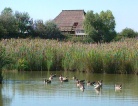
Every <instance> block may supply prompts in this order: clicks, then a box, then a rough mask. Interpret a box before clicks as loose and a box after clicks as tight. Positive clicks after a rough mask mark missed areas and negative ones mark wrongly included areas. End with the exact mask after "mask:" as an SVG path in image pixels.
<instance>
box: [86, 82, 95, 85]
mask: <svg viewBox="0 0 138 106" xmlns="http://www.w3.org/2000/svg"><path fill="white" fill-rule="evenodd" d="M93 84H95V82H90V81H87V86H92V85H93Z"/></svg>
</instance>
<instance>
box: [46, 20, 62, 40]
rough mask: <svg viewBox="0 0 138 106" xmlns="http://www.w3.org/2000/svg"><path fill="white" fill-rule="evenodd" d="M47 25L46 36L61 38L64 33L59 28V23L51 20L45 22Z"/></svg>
mask: <svg viewBox="0 0 138 106" xmlns="http://www.w3.org/2000/svg"><path fill="white" fill-rule="evenodd" d="M45 27H46V38H48V39H61V38H63V35H62V34H61V32H60V30H59V29H58V27H57V25H56V24H55V23H54V22H53V21H51V20H49V21H47V22H46V23H45Z"/></svg>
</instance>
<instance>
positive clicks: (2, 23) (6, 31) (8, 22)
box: [0, 8, 18, 37]
mask: <svg viewBox="0 0 138 106" xmlns="http://www.w3.org/2000/svg"><path fill="white" fill-rule="evenodd" d="M17 28H18V26H17V23H16V19H15V17H14V14H13V12H12V9H11V8H5V9H4V10H3V11H2V12H1V15H0V34H1V35H4V36H6V35H7V36H8V37H9V36H12V35H14V34H16V33H17Z"/></svg>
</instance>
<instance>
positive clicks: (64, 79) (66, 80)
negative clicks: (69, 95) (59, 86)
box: [60, 77, 69, 82]
mask: <svg viewBox="0 0 138 106" xmlns="http://www.w3.org/2000/svg"><path fill="white" fill-rule="evenodd" d="M60 81H61V82H68V81H69V80H68V77H61V78H60Z"/></svg>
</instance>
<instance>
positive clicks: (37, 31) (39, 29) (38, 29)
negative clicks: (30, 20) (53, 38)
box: [34, 20, 46, 37]
mask: <svg viewBox="0 0 138 106" xmlns="http://www.w3.org/2000/svg"><path fill="white" fill-rule="evenodd" d="M45 31H46V29H45V25H44V23H43V20H36V21H35V22H34V35H35V36H37V37H38V36H39V37H43V36H44V35H45Z"/></svg>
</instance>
